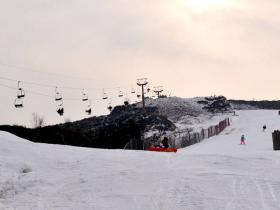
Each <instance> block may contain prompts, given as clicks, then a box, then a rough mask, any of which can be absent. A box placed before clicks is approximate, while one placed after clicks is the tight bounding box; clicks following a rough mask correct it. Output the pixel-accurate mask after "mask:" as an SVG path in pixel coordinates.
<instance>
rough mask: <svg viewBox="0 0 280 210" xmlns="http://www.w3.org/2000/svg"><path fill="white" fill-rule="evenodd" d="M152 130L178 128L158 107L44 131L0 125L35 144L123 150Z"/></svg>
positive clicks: (124, 109)
mask: <svg viewBox="0 0 280 210" xmlns="http://www.w3.org/2000/svg"><path fill="white" fill-rule="evenodd" d="M151 128H154V129H159V130H163V131H164V130H173V129H175V126H174V124H173V123H172V122H170V121H169V120H168V119H167V118H166V117H164V116H162V115H160V114H159V112H158V109H157V108H156V107H149V108H147V110H146V113H144V112H143V110H142V109H140V108H136V107H134V106H131V105H128V106H117V107H115V108H114V110H113V111H112V112H111V114H110V115H108V116H100V117H90V118H86V119H83V120H80V121H76V122H68V123H65V124H59V125H53V126H45V127H41V128H26V127H22V126H9V125H2V126H0V130H3V131H7V132H10V133H12V134H14V135H16V136H19V137H21V138H25V139H28V140H30V141H33V142H40V143H48V144H62V145H71V146H79V147H91V148H104V149H123V148H124V147H125V145H126V144H127V143H128V142H129V141H130V140H131V139H137V140H139V141H140V142H141V137H142V135H143V133H144V132H145V131H147V130H149V129H151ZM139 149H140V148H139Z"/></svg>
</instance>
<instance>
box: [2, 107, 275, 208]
mask: <svg viewBox="0 0 280 210" xmlns="http://www.w3.org/2000/svg"><path fill="white" fill-rule="evenodd" d="M238 115H239V116H237V117H236V118H234V119H233V122H232V126H231V127H229V128H227V129H226V130H225V131H224V132H223V133H222V134H221V135H220V136H216V137H213V138H210V139H207V140H205V141H203V142H202V143H199V144H196V145H193V146H191V147H188V148H185V149H181V150H179V151H178V153H176V154H173V153H155V152H146V151H122V150H111V151H110V150H97V149H88V148H77V147H68V146H59V145H45V144H35V143H31V142H29V141H26V140H23V139H20V138H17V137H15V136H13V135H11V134H8V133H5V132H0V209H1V210H2V209H7V210H8V209H11V210H12V209H13V210H14V209H16V210H17V209H19V210H22V209H23V210H25V209H26V210H29V209H34V210H41V209H42V210H43V209H47V210H49V209H59V210H60V209H61V210H62V209H63V210H64V209H67V210H69V209H73V210H87V209H88V210H113V209H114V210H118V209H119V210H131V209H135V210H137V209H138V210H144V209H145V210H200V209H205V210H226V209H228V210H245V209H252V210H261V209H268V210H269V209H271V210H274V209H275V210H276V209H280V179H279V177H280V152H276V151H273V150H272V137H271V132H272V131H273V130H274V129H279V128H280V116H279V115H278V113H277V111H264V110H258V111H239V112H238ZM263 124H266V125H267V126H268V130H267V131H266V132H262V126H263ZM242 134H245V135H246V137H247V145H245V146H243V145H239V139H240V136H241V135H242Z"/></svg>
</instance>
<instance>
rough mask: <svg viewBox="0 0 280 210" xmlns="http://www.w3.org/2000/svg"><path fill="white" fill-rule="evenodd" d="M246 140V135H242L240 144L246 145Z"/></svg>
mask: <svg viewBox="0 0 280 210" xmlns="http://www.w3.org/2000/svg"><path fill="white" fill-rule="evenodd" d="M245 140H246V138H245V135H242V136H241V142H240V144H243V145H245Z"/></svg>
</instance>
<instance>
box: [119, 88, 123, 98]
mask: <svg viewBox="0 0 280 210" xmlns="http://www.w3.org/2000/svg"><path fill="white" fill-rule="evenodd" d="M119 97H120V98H121V97H123V93H122V91H121V90H120V91H119Z"/></svg>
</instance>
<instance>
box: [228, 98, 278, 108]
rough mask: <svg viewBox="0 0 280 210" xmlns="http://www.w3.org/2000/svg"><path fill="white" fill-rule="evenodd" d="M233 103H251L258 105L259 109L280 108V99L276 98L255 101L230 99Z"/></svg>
mask: <svg viewBox="0 0 280 210" xmlns="http://www.w3.org/2000/svg"><path fill="white" fill-rule="evenodd" d="M228 101H229V102H230V103H231V104H238V105H240V104H241V105H249V106H252V107H256V108H258V109H277V110H278V109H279V110H280V101H279V100H274V101H269V100H263V101H254V100H251V101H250V100H249V101H247V100H228Z"/></svg>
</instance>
